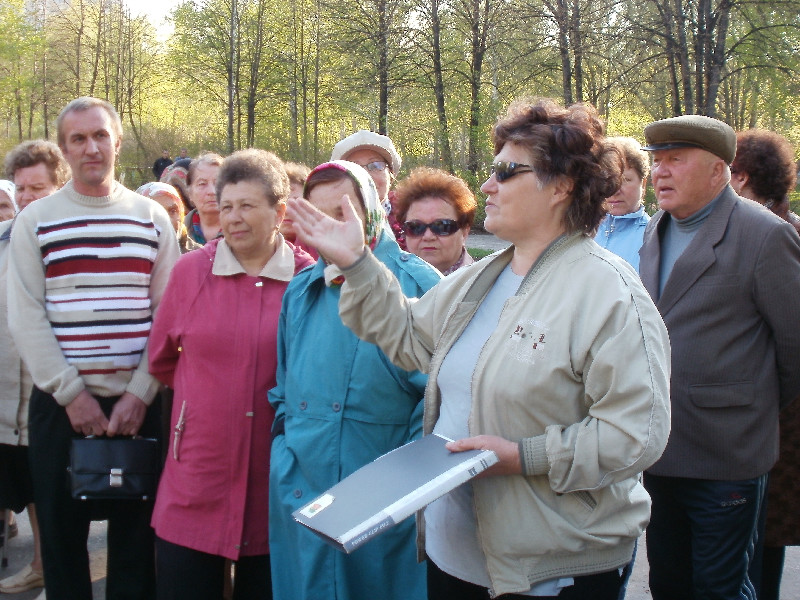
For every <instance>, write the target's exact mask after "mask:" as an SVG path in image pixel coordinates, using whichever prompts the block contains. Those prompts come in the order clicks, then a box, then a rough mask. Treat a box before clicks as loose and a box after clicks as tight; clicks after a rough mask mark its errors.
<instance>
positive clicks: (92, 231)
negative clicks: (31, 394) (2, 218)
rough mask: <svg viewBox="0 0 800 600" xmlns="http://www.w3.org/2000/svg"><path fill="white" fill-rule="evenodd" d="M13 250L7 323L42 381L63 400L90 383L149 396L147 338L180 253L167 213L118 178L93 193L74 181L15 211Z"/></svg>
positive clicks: (95, 389)
mask: <svg viewBox="0 0 800 600" xmlns="http://www.w3.org/2000/svg"><path fill="white" fill-rule="evenodd" d="M10 253H11V256H10V260H9V269H8V318H9V328H10V330H11V333H12V335H13V337H14V341H15V342H16V344H17V347H18V349H19V352H20V355H21V356H22V359H23V361H24V362H25V364H26V365H28V367H29V369H30V371H31V375H32V377H33V381H34V383H35V384H36V386H37V387H39V388H40V389H42V390H43V391H45V392H47V393H49V394H52V395H53V396H54V397H55V399H56V400H57V401H58V403H59V404H61V405H67V404H69V403H70V402H71V401H72V400H73V399H74V398H75V397H76V396H77V395H78V394H79V393H80V392H81V391H82V390H83V389H86V390H87V391H88V392H89V393H90V394H92V395H94V396H100V397H110V396H119V395H121V394H123V393H124V392H131V393H133V394H134V395H136V396H138V397H139V398H141V399H142V400H144V401H145V402H146V403H148V404H149V403H150V402H151V401H152V399H153V397H154V395H155V392H156V390H157V389H158V384H157V382H156V380H155V379H154V378H153V377H151V376H150V374H149V373H148V372H147V358H146V345H147V337H148V335H149V333H150V326H151V324H152V320H153V312H154V311H155V309H156V307H157V306H158V302H159V300H160V298H161V295H162V294H163V291H164V288H165V287H166V285H167V281H168V278H169V273H170V270H171V269H172V265H173V264H174V263H175V261H176V260H177V258H178V255H179V251H178V244H177V240H176V238H175V235H174V234H173V229H172V225H171V223H170V221H169V217H168V216H167V213H166V211H164V209H163V208H162V207H161V206H160V205H159V204H158V203H156V202H154V201H152V200H150V199H148V198H145V197H143V196H140V195H138V194H136V193H134V192H132V191H130V190H128V189H127V188H125V187H124V186H122V185H121V184H118V183H117V184H115V185H114V189H113V191H112V193H111V195H110V196H103V197H94V196H83V195H81V194H79V193H78V192H76V191H75V189H74V187H73V186H72V182H69V183H67V185H66V186H64V188H62V189H61V190H60V191H58V192H56V193H55V194H53V195H52V196H48V197H47V198H42V199H41V200H37V201H36V202H34V203H32V204H31V205H29V206H28V207H26V209H25V210H23V211H22V212H21V213H20V214H19V215H18V216H17V218H16V221H15V223H14V225H13V228H12V235H11V247H10Z"/></svg>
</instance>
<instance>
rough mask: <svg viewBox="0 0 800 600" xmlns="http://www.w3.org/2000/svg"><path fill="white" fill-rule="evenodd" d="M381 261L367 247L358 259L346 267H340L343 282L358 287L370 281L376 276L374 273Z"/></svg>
mask: <svg viewBox="0 0 800 600" xmlns="http://www.w3.org/2000/svg"><path fill="white" fill-rule="evenodd" d="M380 264H381V262H380V261H379V260H378V259H377V258H375V255H374V254H372V251H371V250H370V249H369V248H365V249H364V253H363V254H362V255H361V256H360V257H359V259H358V260H357V261H356V262H354V263H353V264H352V265H350V266H349V267H347V268H346V269H342V273H343V274H344V280H345V284H347V283H350V285H352V286H355V287H360V286H362V285H364V284H366V283H370V282H371V281H373V280H374V279H375V277H376V275H375V273H377V272H379V271H380Z"/></svg>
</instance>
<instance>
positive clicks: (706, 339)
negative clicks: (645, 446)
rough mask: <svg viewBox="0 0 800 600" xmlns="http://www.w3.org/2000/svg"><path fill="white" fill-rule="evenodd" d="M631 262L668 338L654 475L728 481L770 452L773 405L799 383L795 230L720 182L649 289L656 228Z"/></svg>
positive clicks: (656, 258) (764, 465) (659, 228)
mask: <svg viewBox="0 0 800 600" xmlns="http://www.w3.org/2000/svg"><path fill="white" fill-rule="evenodd" d="M670 218H671V217H670V216H669V215H668V214H667V213H665V212H664V211H659V212H658V213H657V214H656V215H655V216H654V217H653V219H652V220H651V221H650V223H649V224H648V226H647V229H646V230H645V234H644V243H643V245H642V249H641V251H640V259H641V260H640V266H639V271H640V275H641V278H642V282H643V283H644V285H645V287H646V288H647V291H648V292H649V293H650V296H651V297H652V298H653V301H654V302H655V303H656V306H657V307H658V310H659V311H660V313H661V316H662V318H663V319H664V323H665V324H666V326H667V330H668V331H669V335H670V341H671V344H672V378H671V388H670V399H671V402H672V430H671V433H670V439H669V442H668V443H667V448H666V450H665V451H664V454H663V456H662V457H661V459H660V460H659V461H658V462H657V463H656V464H654V465H653V466H652V467H651V468H650V469H648V471H649V472H650V473H652V474H654V475H662V476H671V477H691V478H699V479H717V480H725V479H729V480H738V479H749V478H753V477H757V476H759V475H762V474H763V473H766V472H767V471H769V469H770V468H771V467H772V465H773V464H774V463H775V461H776V459H777V457H778V410H779V406H780V405H783V404H787V403H788V402H789V401H790V400H792V399H794V398H795V397H796V396H797V395H798V393H800V336H797V335H796V331H797V330H798V328H800V237H798V234H797V232H796V231H795V230H794V229H793V228H792V227H791V226H790V225H789V224H788V223H786V222H785V221H783V220H781V219H780V218H778V217H776V216H775V215H773V214H772V213H771V212H769V211H768V210H766V209H765V208H764V207H762V206H761V205H759V204H757V203H755V202H752V201H750V200H745V199H744V198H740V197H739V196H737V195H736V194H735V193H734V192H733V190H732V189H731V188H730V187H729V186H728V187H726V188H725V189H724V190H723V191H722V192H721V194H720V196H719V198H718V200H717V202H716V205H715V206H714V209H713V210H712V211H711V214H709V215H708V217H707V218H706V221H705V223H704V224H703V225H702V227H701V228H700V230H699V231H698V232H697V235H696V236H695V238H694V239H693V240H692V242H691V244H690V245H689V246H688V247H687V248H686V250H685V251H684V253H683V254H682V255H681V256H680V257H679V258H678V260H677V261H676V262H675V265H674V267H673V270H672V272H671V273H670V277H669V279H668V280H667V282H666V285H665V286H664V291H663V294H662V295H661V297H660V298H659V297H658V280H659V265H660V260H661V246H660V244H661V237H662V235H663V231H664V228H665V226H666V224H667V222H668V220H669V219H670Z"/></svg>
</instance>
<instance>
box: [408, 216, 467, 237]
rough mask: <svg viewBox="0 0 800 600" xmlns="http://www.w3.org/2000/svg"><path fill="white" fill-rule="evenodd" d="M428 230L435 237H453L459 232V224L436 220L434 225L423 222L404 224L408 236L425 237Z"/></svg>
mask: <svg viewBox="0 0 800 600" xmlns="http://www.w3.org/2000/svg"><path fill="white" fill-rule="evenodd" d="M426 229H430V230H431V233H433V234H434V235H440V236H448V235H453V234H454V233H455V232H456V231H458V222H456V221H454V220H453V219H436V220H435V221H434V222H433V223H423V222H422V221H406V222H405V223H403V230H404V231H405V232H406V235H409V236H411V237H420V236H423V235H425V230H426Z"/></svg>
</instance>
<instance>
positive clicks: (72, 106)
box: [56, 96, 122, 148]
mask: <svg viewBox="0 0 800 600" xmlns="http://www.w3.org/2000/svg"><path fill="white" fill-rule="evenodd" d="M96 106H97V107H100V108H102V109H103V110H104V111H106V112H107V113H108V116H109V117H110V118H111V126H112V128H113V129H114V133H115V134H116V135H117V139H122V119H120V118H119V113H118V112H117V110H116V109H115V108H114V107H113V106H112V105H111V103H110V102H108V101H106V100H101V99H100V98H94V97H92V96H81V97H80V98H75V100H73V101H72V102H70V103H69V104H67V105H66V106H65V107H64V108H63V109H61V112H60V113H59V114H58V118H57V119H56V131H57V132H58V145H59V146H60V147H62V148H63V147H64V142H65V140H64V131H63V127H62V126H63V123H64V118H65V117H66V116H67V115H68V114H69V113H71V112H83V111H85V110H89V109H90V108H94V107H96Z"/></svg>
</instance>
